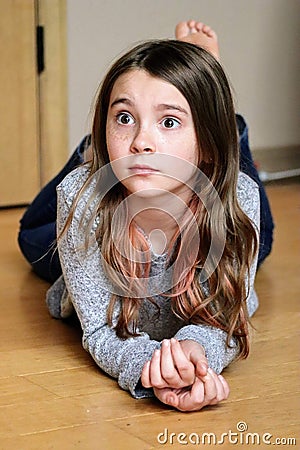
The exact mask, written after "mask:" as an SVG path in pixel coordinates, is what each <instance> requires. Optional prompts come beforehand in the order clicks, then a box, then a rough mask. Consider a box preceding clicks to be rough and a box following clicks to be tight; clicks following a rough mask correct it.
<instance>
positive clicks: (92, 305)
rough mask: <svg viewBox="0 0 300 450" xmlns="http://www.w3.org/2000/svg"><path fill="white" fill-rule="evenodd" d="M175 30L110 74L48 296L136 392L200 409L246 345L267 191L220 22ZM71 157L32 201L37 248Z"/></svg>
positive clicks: (75, 179) (214, 397) (61, 230)
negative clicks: (221, 52) (223, 56)
mask: <svg viewBox="0 0 300 450" xmlns="http://www.w3.org/2000/svg"><path fill="white" fill-rule="evenodd" d="M176 36H177V38H178V39H179V40H177V41H173V40H167V41H150V42H146V43H143V44H140V45H138V46H136V47H135V48H133V49H132V50H131V51H129V52H128V53H126V54H125V55H124V56H123V57H121V58H120V59H119V60H118V61H117V62H116V63H115V64H114V65H113V67H112V68H111V69H110V71H109V72H108V74H107V76H106V77H105V79H104V81H103V83H102V86H101V89H100V91H99V94H98V97H97V101H96V105H95V113H94V120H93V127H92V134H91V149H92V153H93V155H92V162H91V163H87V164H85V165H81V166H80V167H78V168H77V169H75V170H73V171H72V172H71V173H69V174H68V175H67V176H66V177H65V178H64V179H63V181H62V182H61V183H60V184H59V186H58V187H57V197H58V205H57V231H58V240H57V243H58V251H59V264H60V265H61V268H62V273H63V275H62V276H60V277H59V278H58V279H57V280H56V282H55V283H54V285H53V286H52V287H51V288H50V289H49V291H48V293H47V304H48V307H49V310H50V313H51V314H52V315H53V316H54V317H57V318H65V317H68V316H69V315H70V314H71V313H72V311H73V308H74V309H75V311H76V313H77V316H78V317H79V320H80V323H81V326H82V330H83V346H84V348H85V349H86V350H87V351H89V352H90V354H91V355H92V357H93V358H94V360H95V361H96V363H97V364H98V365H99V367H100V368H101V369H103V370H104V371H105V372H107V373H108V374H109V375H111V376H112V377H115V378H117V379H118V382H119V385H120V386H121V387H122V388H123V389H125V390H129V391H130V392H131V394H132V395H133V396H134V397H136V398H143V397H151V396H153V395H154V396H156V397H157V398H158V399H159V400H160V401H161V402H163V403H166V404H168V405H171V406H173V407H175V408H177V409H178V410H182V411H195V410H200V409H201V408H202V407H203V406H205V405H212V404H216V403H218V402H220V401H222V400H224V399H226V398H227V397H228V395H229V387H228V384H227V382H226V381H225V379H224V378H223V377H222V375H220V373H221V372H222V370H223V369H224V367H226V366H227V365H228V364H229V363H230V362H231V361H232V360H234V359H236V358H237V357H246V356H247V355H248V353H249V325H248V323H249V316H251V315H252V314H253V313H254V312H255V310H256V308H257V306H258V301H257V297H256V294H255V291H254V288H253V283H254V277H255V272H256V264H257V254H258V252H257V250H258V243H257V235H258V231H259V224H260V219H259V216H260V214H259V213H260V203H259V196H260V195H259V187H258V185H257V184H256V183H255V182H254V181H253V180H252V179H251V178H249V177H248V176H247V175H245V174H244V173H241V172H240V173H239V148H238V142H237V128H239V131H241V129H243V131H244V130H245V126H244V122H243V119H242V118H240V117H239V118H238V127H237V125H236V120H235V113H234V106H233V102H232V97H231V92H230V87H229V84H228V81H227V79H226V76H225V74H224V72H223V70H222V68H221V66H220V64H219V62H218V44H217V37H216V35H215V33H214V32H213V31H212V30H211V29H210V28H209V27H208V26H206V25H204V24H203V23H200V22H195V21H189V22H182V23H180V24H179V25H178V26H177V28H176ZM194 44H197V45H194ZM88 143H89V137H88V138H86V139H85V140H84V142H83V143H82V145H81V147H80V152H81V153H82V151H83V149H85V148H86V147H87V145H88ZM251 162H252V160H251ZM70 166H72V167H74V158H72V160H71V161H70V162H69V166H67V167H66V168H65V169H64V171H63V172H62V173H61V174H59V176H58V177H57V178H56V179H55V180H53V182H51V183H50V184H49V186H48V187H47V189H46V191H44V192H43V194H42V196H39V198H37V199H36V200H35V202H34V208H35V211H37V210H39V212H40V217H39V226H40V230H39V233H38V234H39V239H40V242H39V244H38V246H39V245H40V247H43V246H44V245H45V241H47V240H48V242H49V236H53V232H54V230H53V224H52V223H51V222H50V216H47V215H46V214H45V213H44V211H43V208H38V205H39V204H40V205H41V204H42V202H43V203H44V204H49V203H51V201H52V198H51V196H52V197H53V189H54V188H55V187H56V185H57V183H58V181H60V180H61V179H62V178H63V176H64V175H65V174H66V173H68V171H69V170H70ZM47 196H48V198H47ZM54 197H55V196H54ZM52 214H53V210H52ZM50 215H51V214H50ZM30 216H31V219H32V221H31V225H32V226H31V231H32V232H33V233H36V232H37V230H36V227H34V226H33V223H34V222H35V224H36V223H37V217H35V218H34V220H33V217H32V215H31V213H30V210H28V211H27V212H26V214H25V216H24V218H23V219H22V223H21V224H22V229H21V232H20V236H19V242H20V245H21V248H22V249H23V252H24V253H25V254H26V249H25V250H24V247H25V246H26V244H28V242H29V240H30V239H28V235H27V242H25V244H24V240H25V241H26V239H24V234H22V232H23V231H24V229H25V226H24V224H25V223H27V224H28V222H29V221H30ZM50 224H51V227H52V228H51V227H49V225H50ZM47 227H48V231H47V229H46V228H47ZM28 228H30V227H28ZM38 246H37V247H38ZM31 261H32V259H31ZM44 269H45V268H42V269H41V274H42V273H43V270H44ZM48 270H49V269H48ZM59 270H60V267H59V266H58V267H57V272H56V275H58V274H59Z"/></svg>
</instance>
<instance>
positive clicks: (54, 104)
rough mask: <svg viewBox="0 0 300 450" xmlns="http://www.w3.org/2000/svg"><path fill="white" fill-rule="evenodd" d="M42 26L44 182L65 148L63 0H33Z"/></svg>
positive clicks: (57, 166) (65, 154) (41, 146)
mask: <svg viewBox="0 0 300 450" xmlns="http://www.w3.org/2000/svg"><path fill="white" fill-rule="evenodd" d="M35 4H36V23H37V26H42V27H43V28H44V62H45V69H44V70H43V71H42V72H41V74H40V76H39V77H38V103H39V114H38V116H39V130H40V132H39V149H40V180H41V187H42V186H44V185H45V184H46V183H47V182H48V181H49V180H50V179H51V178H52V177H53V176H54V175H55V174H56V173H57V172H58V171H59V169H60V168H61V167H62V166H63V165H64V164H65V162H66V160H67V158H68V154H69V149H68V97H67V5H66V0H35Z"/></svg>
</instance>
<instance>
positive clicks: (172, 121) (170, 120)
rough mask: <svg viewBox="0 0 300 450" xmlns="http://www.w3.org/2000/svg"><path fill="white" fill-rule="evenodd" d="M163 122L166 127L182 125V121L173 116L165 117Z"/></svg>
mask: <svg viewBox="0 0 300 450" xmlns="http://www.w3.org/2000/svg"><path fill="white" fill-rule="evenodd" d="M162 124H163V126H164V128H178V127H179V126H180V122H179V121H178V120H177V119H174V118H172V117H167V118H166V119H164V120H163V121H162Z"/></svg>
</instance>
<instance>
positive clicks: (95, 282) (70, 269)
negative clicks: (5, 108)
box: [57, 168, 160, 398]
mask: <svg viewBox="0 0 300 450" xmlns="http://www.w3.org/2000/svg"><path fill="white" fill-rule="evenodd" d="M82 170H83V169H82V168H81V169H77V170H76V171H75V172H73V173H72V174H71V175H69V176H67V177H66V178H65V180H64V181H63V183H62V184H61V185H60V186H59V187H58V189H57V193H58V217H57V226H58V230H57V231H58V235H59V233H60V232H61V230H62V229H63V226H64V224H65V222H66V220H67V217H68V215H69V211H70V207H71V205H72V203H73V197H74V191H76V190H77V189H78V186H79V185H81V184H82V179H80V177H79V175H80V172H81V173H82ZM81 178H82V177H81ZM83 200H84V201H83V202H82V205H83V203H84V204H85V203H86V198H84V199H83ZM84 206H85V205H84ZM82 207H83V206H82ZM80 208H81V204H80V202H79V204H78V208H76V212H75V216H74V218H73V221H72V223H71V225H70V227H69V229H68V231H67V232H66V233H65V234H63V235H62V237H61V238H60V239H59V241H58V250H59V256H60V261H61V265H62V270H63V276H64V280H65V283H66V287H67V290H68V293H69V295H70V297H71V299H72V303H73V306H74V308H75V310H76V313H77V315H78V317H79V320H80V322H81V326H82V330H83V347H84V348H85V349H86V350H87V351H88V352H89V353H90V354H91V356H92V357H93V358H94V360H95V362H96V363H97V364H98V366H99V367H100V368H101V369H103V370H104V371H105V372H106V373H108V374H109V375H111V376H112V377H114V378H117V379H118V382H119V385H120V386H121V387H122V388H123V389H125V390H129V391H130V392H131V394H132V395H133V396H134V397H137V398H141V397H150V396H153V392H152V389H145V388H144V387H143V386H141V384H140V383H138V382H139V379H140V375H141V372H142V368H143V366H144V364H145V362H146V361H147V360H149V359H151V357H152V354H153V352H154V350H155V349H156V348H160V343H159V342H157V341H155V340H150V338H149V336H148V335H147V334H146V333H142V334H141V336H139V337H135V338H129V339H126V340H124V339H120V338H118V337H117V336H116V333H115V331H114V330H113V329H112V328H111V327H110V326H108V324H107V316H106V314H107V308H108V305H109V301H110V296H111V294H110V285H109V282H108V280H107V279H106V277H105V274H104V271H103V269H102V268H101V265H100V267H99V262H100V252H99V249H98V247H97V248H96V249H93V251H91V252H89V253H88V254H86V253H82V250H80V246H81V248H82V244H83V242H84V241H83V238H82V234H83V233H82V230H81V228H80V226H79V220H80V214H79V215H78V211H79V210H80ZM116 314H117V311H116V313H115V315H116Z"/></svg>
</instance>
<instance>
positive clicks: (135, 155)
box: [106, 70, 199, 199]
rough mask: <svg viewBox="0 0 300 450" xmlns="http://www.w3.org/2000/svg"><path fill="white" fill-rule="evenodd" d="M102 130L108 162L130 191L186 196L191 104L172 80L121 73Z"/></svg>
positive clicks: (192, 152)
mask: <svg viewBox="0 0 300 450" xmlns="http://www.w3.org/2000/svg"><path fill="white" fill-rule="evenodd" d="M106 136H107V137H106V139H107V149H108V155H109V159H110V162H111V163H112V168H113V170H114V172H115V174H116V176H117V178H118V179H119V180H120V181H121V182H122V184H123V185H124V186H125V187H126V189H127V191H128V193H129V194H131V193H134V194H137V195H139V196H142V197H149V196H150V197H151V196H157V195H159V193H160V192H165V191H167V192H172V193H173V194H175V195H176V196H179V197H180V198H182V199H186V195H187V192H188V191H189V190H188V189H187V187H186V184H185V183H186V182H187V181H188V180H190V179H191V177H192V175H193V173H194V171H195V169H196V168H197V165H198V159H199V149H198V143H197V139H196V133H195V128H194V123H193V119H192V113H191V109H190V106H189V104H188V102H187V100H186V99H185V97H184V96H183V95H182V94H181V93H180V92H179V90H178V89H177V88H175V86H173V85H172V84H170V83H168V82H166V81H164V80H162V79H160V78H157V77H153V76H151V75H149V74H148V73H147V72H146V71H144V70H131V71H129V72H126V73H125V74H123V75H121V76H120V77H119V78H118V79H117V81H116V82H115V84H114V87H113V89H112V92H111V96H110V102H109V108H108V114H107V125H106ZM120 158H121V159H120ZM189 192H190V191H189ZM189 195H190V194H189Z"/></svg>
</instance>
